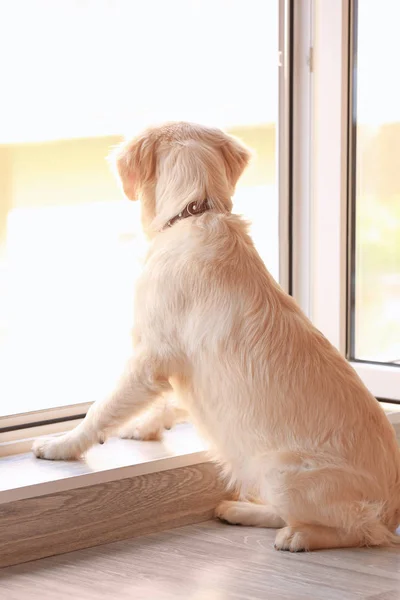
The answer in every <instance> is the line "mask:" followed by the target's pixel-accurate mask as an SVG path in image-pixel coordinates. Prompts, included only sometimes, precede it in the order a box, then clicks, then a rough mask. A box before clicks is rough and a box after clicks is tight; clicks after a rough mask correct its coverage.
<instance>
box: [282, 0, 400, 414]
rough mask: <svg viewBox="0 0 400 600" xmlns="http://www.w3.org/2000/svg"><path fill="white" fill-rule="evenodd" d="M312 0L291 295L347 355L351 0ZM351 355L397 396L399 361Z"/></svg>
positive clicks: (379, 386)
mask: <svg viewBox="0 0 400 600" xmlns="http://www.w3.org/2000/svg"><path fill="white" fill-rule="evenodd" d="M311 2H312V5H311V22H312V25H311V47H312V48H313V52H312V57H313V61H312V63H313V64H312V72H311V73H310V74H309V80H308V81H307V77H306V75H305V74H304V69H303V75H302V77H300V76H299V81H300V83H299V89H300V91H299V95H300V96H301V93H303V94H304V93H305V92H304V89H305V88H306V86H307V85H310V86H311V90H312V92H311V106H312V108H311V110H310V113H309V115H310V118H309V122H308V129H305V127H306V125H305V123H302V125H301V127H302V131H303V139H302V140H298V141H297V142H296V143H297V145H298V146H299V150H298V152H303V159H302V160H299V161H298V163H297V166H296V168H297V172H295V175H294V178H295V180H297V181H300V182H301V181H304V180H305V179H307V174H308V176H309V182H310V194H307V193H304V192H303V191H302V188H301V186H300V187H299V193H298V194H295V196H294V202H295V207H294V212H293V214H294V218H296V215H297V219H298V220H299V219H302V220H303V222H304V223H303V226H302V227H301V226H300V225H298V226H297V230H295V231H296V235H295V237H294V245H293V252H294V253H295V256H296V260H294V265H295V269H294V273H293V276H294V292H295V293H294V295H295V297H296V299H297V300H298V302H299V304H300V305H301V307H302V308H303V310H304V311H305V312H306V314H307V315H308V316H309V317H310V318H311V320H312V321H313V323H314V324H315V325H316V327H318V329H320V330H321V331H322V332H323V333H324V334H325V335H326V337H327V338H328V339H329V340H330V341H331V342H332V343H333V344H334V345H335V346H336V347H337V348H338V349H339V351H340V352H341V353H342V354H343V355H344V356H346V358H347V359H349V348H350V346H349V342H350V340H349V333H348V332H349V327H348V325H349V322H350V321H349V319H350V304H351V303H350V300H351V294H350V291H351V288H350V285H351V277H352V273H353V271H352V254H351V241H352V240H351V236H352V223H351V218H352V210H351V208H352V204H351V200H352V192H353V189H352V188H353V180H354V171H353V168H354V165H353V164H352V161H351V158H352V143H354V139H353V135H354V126H355V121H354V118H355V115H354V110H353V100H354V98H353V81H354V74H353V68H354V64H353V59H354V56H353V48H354V46H353V36H354V33H355V26H356V21H355V18H356V17H355V8H356V4H355V2H356V0H350V1H348V0H340V1H338V0H311ZM304 131H307V132H308V136H307V135H304ZM308 140H311V142H310V143H309V141H308ZM304 157H306V158H304ZM307 157H308V158H307ZM307 161H309V164H307ZM349 362H350V364H351V365H352V366H353V368H354V369H355V370H356V371H357V373H358V374H359V376H360V377H361V379H362V380H363V381H364V383H365V384H366V386H367V387H368V388H369V389H370V391H371V392H372V393H373V394H374V395H375V396H376V397H377V398H378V399H381V400H388V401H390V402H395V403H398V402H400V368H399V367H398V366H391V365H387V364H383V363H382V364H381V363H374V362H366V361H360V360H354V359H352V360H349Z"/></svg>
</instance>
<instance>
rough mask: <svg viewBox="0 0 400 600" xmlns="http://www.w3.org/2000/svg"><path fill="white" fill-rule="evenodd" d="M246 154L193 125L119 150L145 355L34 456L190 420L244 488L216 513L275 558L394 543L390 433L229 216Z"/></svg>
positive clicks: (56, 454)
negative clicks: (135, 217) (281, 553)
mask: <svg viewBox="0 0 400 600" xmlns="http://www.w3.org/2000/svg"><path fill="white" fill-rule="evenodd" d="M249 159H250V152H249V150H248V149H247V148H246V147H245V146H244V145H243V144H242V143H241V142H240V141H239V140H237V139H235V138H233V137H231V136H229V135H227V134H225V133H224V132H222V131H220V130H219V129H213V128H208V127H204V126H200V125H196V124H191V123H184V122H178V123H169V124H166V125H163V126H160V127H153V128H150V129H148V130H146V131H145V132H144V133H142V134H141V135H139V136H138V137H136V138H135V139H133V140H131V141H128V142H127V143H124V144H123V145H122V146H120V147H119V148H118V149H117V151H116V152H115V153H114V155H113V159H112V160H113V162H114V164H115V166H116V169H117V172H118V175H119V178H120V181H121V183H122V187H123V190H124V193H125V195H126V196H127V197H128V198H129V199H131V200H136V199H138V198H140V202H141V219H142V225H143V228H144V230H145V233H146V234H147V236H148V238H149V241H150V249H149V252H148V255H147V259H146V261H145V265H144V269H143V274H142V276H141V278H140V280H139V282H138V284H137V289H136V297H135V313H134V314H135V325H134V330H133V347H134V352H133V354H132V358H131V359H130V360H129V361H128V363H127V365H126V368H125V371H124V372H123V375H122V377H121V380H120V382H119V384H118V386H117V388H116V389H115V391H114V392H113V393H112V394H111V396H110V397H108V398H107V399H105V400H103V401H100V402H96V403H95V404H94V405H93V406H91V408H90V410H89V411H88V413H87V416H86V418H85V419H84V420H83V422H82V423H81V424H80V425H78V427H76V429H74V430H72V431H70V432H68V433H66V434H64V435H62V436H61V437H54V438H47V439H46V438H44V439H38V440H37V441H36V442H35V444H34V446H33V451H34V453H35V455H36V456H37V457H39V458H45V459H73V458H77V457H79V456H80V455H81V454H82V453H84V452H85V451H86V450H87V449H88V448H89V447H90V446H91V445H93V444H95V443H98V442H102V441H104V440H105V439H106V438H107V437H108V436H110V435H111V434H113V433H115V432H117V431H118V430H119V429H121V428H122V429H121V435H124V436H125V437H134V436H135V435H136V436H137V437H146V435H145V431H146V427H144V426H143V423H145V424H146V423H147V425H148V427H147V430H148V431H149V432H150V433H151V434H152V436H153V437H154V435H155V436H156V437H157V436H159V435H161V432H162V429H163V428H164V426H172V425H173V423H174V422H175V421H176V420H179V419H180V418H183V416H184V415H185V411H187V412H188V413H189V414H190V419H191V421H192V422H193V423H194V424H195V425H196V427H197V428H198V429H199V431H200V433H201V434H202V435H204V436H205V438H206V439H207V440H208V442H209V445H210V448H211V450H212V452H213V453H214V456H215V459H216V460H217V461H218V462H219V463H220V464H221V465H222V467H223V469H224V473H225V474H226V476H227V477H228V478H229V483H230V485H232V486H235V488H236V489H237V490H238V491H239V499H238V500H237V501H228V500H227V501H224V502H222V504H221V505H220V506H219V507H218V508H217V510H216V515H217V516H218V517H219V518H220V519H222V520H224V521H227V522H229V523H234V524H242V525H247V526H250V525H252V526H258V527H272V528H278V529H279V531H278V532H277V535H276V539H275V547H276V548H277V549H279V550H290V551H303V550H316V549H322V548H335V547H354V546H384V545H391V544H398V543H400V537H398V536H396V535H395V530H396V527H397V526H398V524H399V521H400V452H399V448H398V445H397V442H396V438H395V433H394V430H393V428H392V426H391V425H390V423H389V421H388V419H387V418H386V416H385V414H384V412H383V410H382V409H381V407H380V405H379V403H378V402H377V401H376V399H375V398H374V397H373V396H372V395H371V394H370V392H369V391H368V390H367V388H366V387H365V386H364V384H363V383H362V381H361V380H360V378H359V377H358V375H357V374H356V372H355V371H354V370H353V368H352V367H351V366H350V365H349V364H348V362H347V361H346V360H345V359H344V358H343V357H342V356H341V355H340V353H339V352H338V351H337V350H336V349H335V348H334V347H333V346H332V345H331V344H330V343H329V342H328V340H327V339H326V338H325V337H324V336H323V335H322V334H321V333H320V332H319V331H318V330H317V329H316V328H315V327H314V326H313V325H312V323H311V322H310V321H309V319H308V318H307V317H306V316H305V315H304V314H303V312H302V311H301V310H300V308H299V307H298V306H297V304H296V302H295V301H294V299H293V298H292V297H290V296H289V295H287V294H286V293H285V292H284V291H283V290H282V289H281V288H280V286H279V285H278V284H277V283H276V282H275V281H274V279H273V278H272V276H271V275H270V274H269V272H268V271H267V269H266V267H265V265H264V263H263V262H262V260H261V258H260V257H259V255H258V253H257V251H256V249H255V247H254V244H253V242H252V240H251V238H250V236H249V234H248V231H247V229H248V227H247V224H246V222H245V221H244V220H243V219H242V218H241V217H240V216H237V215H235V214H232V212H231V210H232V196H233V194H234V191H235V186H236V183H237V181H238V179H239V177H240V176H241V174H242V173H243V171H244V169H245V167H246V166H247V164H248V162H249ZM171 393H173V395H174V398H176V399H178V406H175V405H173V404H171V401H170V400H168V397H169V396H170V395H171ZM152 405H153V409H152V408H151V407H152ZM146 410H153V412H152V414H148V415H147V417H146V413H145V411H146ZM140 413H142V415H143V416H142V417H141V419H142V422H141V425H140V427H139V430H138V431H139V433H138V431H136V433H135V420H134V418H135V417H136V416H137V415H140ZM132 419H133V420H132ZM143 419H144V421H143ZM136 423H137V421H136ZM154 432H156V433H154ZM150 437H151V436H150ZM250 498H256V499H257V500H256V501H249V499H250Z"/></svg>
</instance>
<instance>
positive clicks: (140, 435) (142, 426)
mask: <svg viewBox="0 0 400 600" xmlns="http://www.w3.org/2000/svg"><path fill="white" fill-rule="evenodd" d="M163 432H164V427H163V424H162V423H160V422H159V420H158V419H151V418H149V417H147V415H144V416H143V417H138V418H136V419H133V420H132V421H130V422H129V423H127V424H126V425H125V426H124V427H122V428H121V429H120V430H119V432H118V435H119V437H120V438H122V439H124V440H140V441H143V442H155V441H159V440H161V438H162V435H163Z"/></svg>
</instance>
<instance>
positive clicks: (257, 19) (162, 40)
mask: <svg viewBox="0 0 400 600" xmlns="http://www.w3.org/2000/svg"><path fill="white" fill-rule="evenodd" d="M277 49H278V0H269V2H264V1H262V0H259V1H257V0H252V1H250V2H244V1H242V0H169V1H168V2H165V1H164V0H146V1H144V0H142V1H140V2H139V1H135V0H112V1H111V0H57V1H56V2H55V1H54V0H35V1H34V2H26V1H25V0H13V1H10V2H3V3H1V8H0V57H1V58H0V61H2V65H1V71H2V95H1V100H0V102H1V111H0V144H1V145H0V243H1V245H0V371H1V377H0V399H1V401H0V414H11V413H17V412H25V411H32V410H37V409H43V408H48V407H53V406H62V405H67V404H76V403H80V402H88V401H92V400H95V399H96V398H98V397H99V396H103V395H104V393H105V391H106V388H108V386H109V385H110V384H111V382H112V381H113V380H114V378H115V376H116V375H117V374H118V371H119V369H120V367H121V364H122V363H123V361H124V359H125V357H126V355H127V353H128V352H129V347H130V327H131V322H132V290H133V286H134V281H135V277H136V276H137V274H138V271H139V269H140V259H141V256H142V255H143V252H144V251H145V246H144V244H143V241H142V238H141V235H140V220H139V207H138V206H137V203H130V202H128V201H127V200H125V199H123V198H122V195H121V193H120V191H119V188H118V185H117V183H116V181H115V180H114V177H113V176H112V174H111V173H110V171H109V167H108V165H107V163H106V160H105V158H106V156H107V155H108V154H109V151H110V148H111V147H112V146H114V145H115V144H116V143H118V142H119V141H120V140H121V139H122V136H123V135H124V134H125V133H127V134H132V133H133V134H134V133H136V132H137V131H139V130H140V129H142V128H143V127H145V126H148V125H150V124H152V123H155V122H162V121H166V120H191V121H196V122H200V123H204V124H208V125H216V126H220V127H223V128H225V129H227V130H228V131H229V132H231V133H233V134H235V135H237V136H239V137H240V138H242V139H243V140H244V141H245V142H246V143H247V144H248V145H250V146H251V147H252V148H253V149H254V150H255V151H256V156H255V158H254V161H253V164H252V165H251V167H250V168H249V169H248V171H247V172H246V174H245V175H244V176H243V178H242V180H241V182H240V186H239V188H238V190H237V194H236V196H235V199H234V205H235V210H236V211H238V212H242V213H243V214H244V215H245V216H246V217H248V218H249V219H251V220H252V221H253V235H254V238H255V241H256V243H257V247H258V249H259V251H260V253H261V255H262V256H263V258H264V259H265V261H266V263H267V265H268V267H269V268H270V270H271V272H272V274H273V275H274V276H275V277H276V278H278V254H279V252H278V195H277V188H276V124H277V110H278V67H277Z"/></svg>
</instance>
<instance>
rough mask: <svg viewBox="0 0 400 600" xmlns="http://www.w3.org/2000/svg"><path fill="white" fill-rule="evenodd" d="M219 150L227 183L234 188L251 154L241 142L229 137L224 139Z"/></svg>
mask: <svg viewBox="0 0 400 600" xmlns="http://www.w3.org/2000/svg"><path fill="white" fill-rule="evenodd" d="M221 150H222V154H223V157H224V161H225V166H226V173H227V176H228V180H229V183H230V184H231V186H232V187H233V188H234V187H235V186H236V183H237V181H238V179H239V177H240V176H241V174H242V173H243V171H244V170H245V168H246V167H247V165H248V164H249V161H250V158H251V152H250V150H249V149H248V148H246V146H245V145H244V144H243V143H242V142H240V141H239V140H237V139H236V138H234V137H232V136H230V135H229V136H228V135H227V136H226V137H225V139H224V141H223V143H222V147H221Z"/></svg>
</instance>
